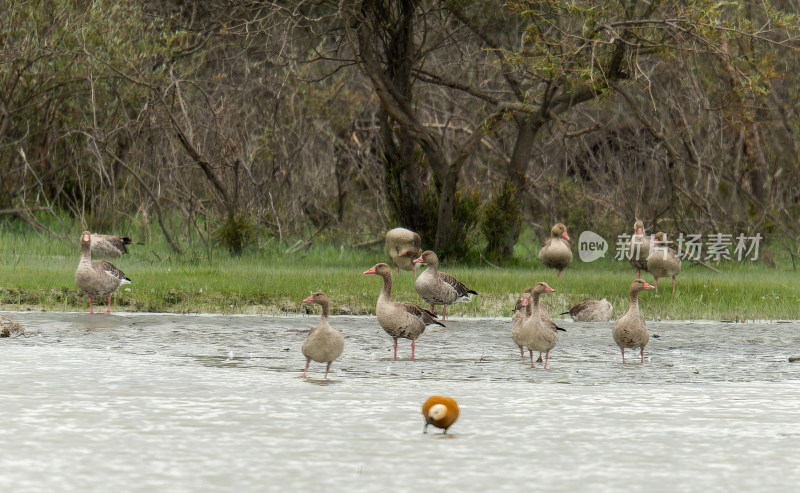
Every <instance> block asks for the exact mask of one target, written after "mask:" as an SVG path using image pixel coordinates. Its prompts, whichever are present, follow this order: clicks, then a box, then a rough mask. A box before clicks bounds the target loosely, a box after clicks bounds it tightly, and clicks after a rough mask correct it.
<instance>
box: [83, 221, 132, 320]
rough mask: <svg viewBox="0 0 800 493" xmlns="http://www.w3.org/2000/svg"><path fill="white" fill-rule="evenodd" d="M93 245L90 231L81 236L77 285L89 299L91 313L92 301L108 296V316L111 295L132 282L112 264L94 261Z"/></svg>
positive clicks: (105, 261)
mask: <svg viewBox="0 0 800 493" xmlns="http://www.w3.org/2000/svg"><path fill="white" fill-rule="evenodd" d="M91 243H92V239H91V235H90V234H89V232H88V231H84V232H83V235H82V236H81V261H80V262H79V263H78V269H77V270H76V271H75V284H76V285H77V286H78V289H80V290H81V291H83V292H84V293H85V294H86V295H87V296H88V297H89V313H94V311H93V309H92V299H93V298H94V297H95V296H106V297H107V298H108V309H106V313H107V314H108V313H111V293H113V292H114V291H116V290H117V288H118V287H120V286H121V285H123V284H130V282H131V280H130V279H128V278H127V277H126V276H125V273H124V272H122V271H121V270H119V269H117V268H116V267H114V264H112V263H111V262H109V261H107V260H92V245H91Z"/></svg>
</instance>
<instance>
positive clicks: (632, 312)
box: [611, 279, 655, 364]
mask: <svg viewBox="0 0 800 493" xmlns="http://www.w3.org/2000/svg"><path fill="white" fill-rule="evenodd" d="M645 289H655V286H651V285H649V284H647V283H646V282H644V281H643V280H641V279H636V280H635V281H633V282H632V283H631V290H630V300H631V304H630V307H629V308H628V312H627V313H626V314H625V315H623V316H621V317H620V318H618V319H617V321H616V322H614V328H613V329H611V335H612V336H613V337H614V342H616V343H617V346H619V349H620V350H621V351H622V363H623V364H625V348H631V349H635V348H639V350H640V353H641V355H642V363H644V347H645V346H647V343H648V342H649V341H650V333H649V332H647V325H646V324H645V323H644V318H643V317H642V315H641V314H640V313H639V291H643V290H645Z"/></svg>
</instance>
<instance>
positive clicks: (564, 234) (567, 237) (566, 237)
mask: <svg viewBox="0 0 800 493" xmlns="http://www.w3.org/2000/svg"><path fill="white" fill-rule="evenodd" d="M561 236H563V237H564V238H565V239H567V240H569V235H568V234H567V232H566V231H564V232H563V233H561Z"/></svg>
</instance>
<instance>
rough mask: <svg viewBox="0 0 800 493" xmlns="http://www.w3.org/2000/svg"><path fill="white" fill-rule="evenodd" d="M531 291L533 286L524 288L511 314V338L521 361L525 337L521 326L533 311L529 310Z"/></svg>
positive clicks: (523, 355)
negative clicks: (517, 348)
mask: <svg viewBox="0 0 800 493" xmlns="http://www.w3.org/2000/svg"><path fill="white" fill-rule="evenodd" d="M532 292H533V287H530V288H526V289H525V291H524V292H523V293H522V297H521V298H520V299H519V301H517V306H516V308H515V312H514V315H512V316H511V322H513V325H512V327H511V340H512V341H514V344H516V345H517V347H519V355H520V356H521V357H522V362H523V363H524V362H525V349H524V348H525V338H524V337H523V336H524V333H523V330H522V326H523V325H525V322H526V321H527V320H528V318H530V317H531V314H532V313H533V312H532V310H531V308H532V305H533V303H531V296H532Z"/></svg>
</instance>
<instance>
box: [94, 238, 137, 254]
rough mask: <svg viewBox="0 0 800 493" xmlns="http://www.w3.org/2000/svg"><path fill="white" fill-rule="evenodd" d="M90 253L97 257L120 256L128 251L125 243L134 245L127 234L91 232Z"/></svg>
mask: <svg viewBox="0 0 800 493" xmlns="http://www.w3.org/2000/svg"><path fill="white" fill-rule="evenodd" d="M91 238H92V255H96V256H98V257H111V258H116V257H121V256H123V255H124V254H126V253H128V249H127V248H125V245H135V244H136V243H135V242H134V241H132V240H131V239H130V238H128V237H127V236H114V235H98V234H92V235H91Z"/></svg>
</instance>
